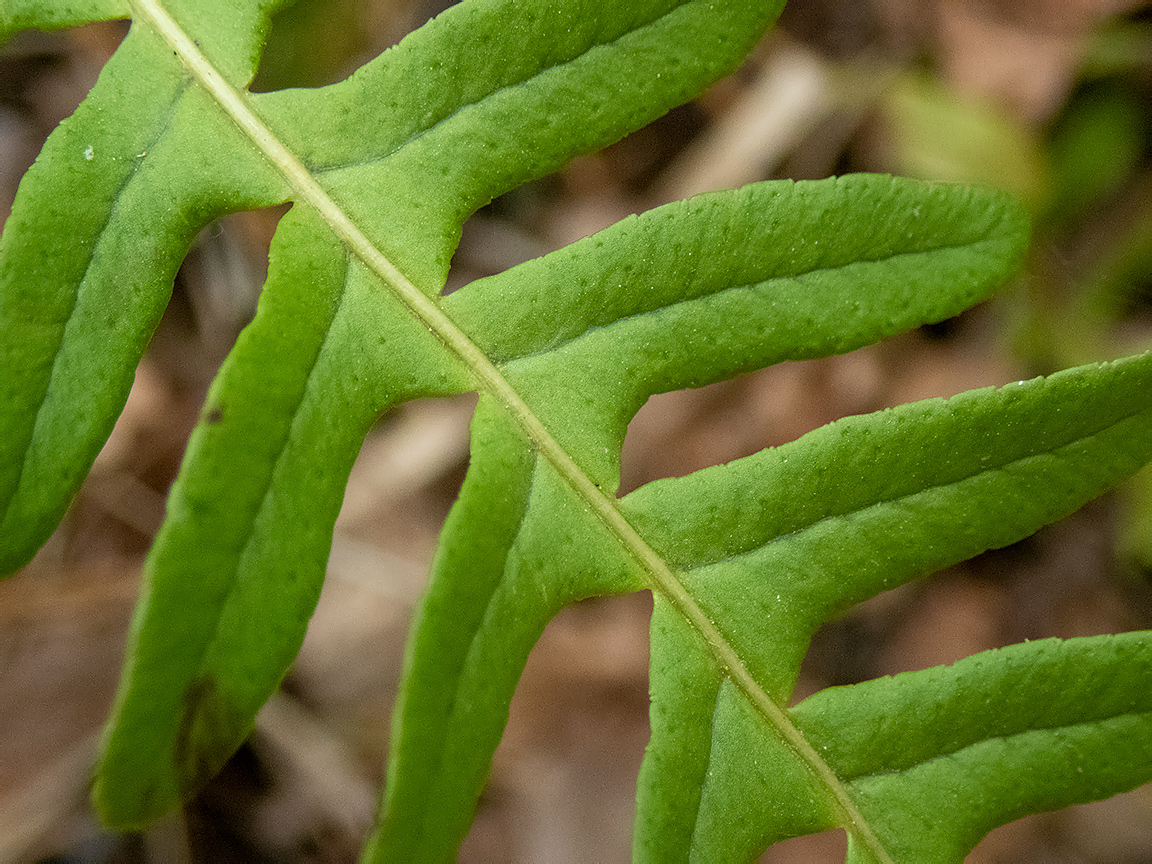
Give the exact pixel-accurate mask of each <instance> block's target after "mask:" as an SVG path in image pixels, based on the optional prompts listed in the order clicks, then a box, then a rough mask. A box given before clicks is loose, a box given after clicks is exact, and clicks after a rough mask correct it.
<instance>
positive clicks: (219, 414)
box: [204, 406, 224, 426]
mask: <svg viewBox="0 0 1152 864" xmlns="http://www.w3.org/2000/svg"><path fill="white" fill-rule="evenodd" d="M223 419H224V409H223V408H221V407H220V406H216V407H215V408H213V409H212V410H211V411H209V412H208V413H207V414H205V415H204V422H205V423H207V424H208V425H209V426H215V425H216V424H217V423H219V422H220V421H221V420H223Z"/></svg>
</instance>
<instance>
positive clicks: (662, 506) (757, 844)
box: [621, 355, 1152, 861]
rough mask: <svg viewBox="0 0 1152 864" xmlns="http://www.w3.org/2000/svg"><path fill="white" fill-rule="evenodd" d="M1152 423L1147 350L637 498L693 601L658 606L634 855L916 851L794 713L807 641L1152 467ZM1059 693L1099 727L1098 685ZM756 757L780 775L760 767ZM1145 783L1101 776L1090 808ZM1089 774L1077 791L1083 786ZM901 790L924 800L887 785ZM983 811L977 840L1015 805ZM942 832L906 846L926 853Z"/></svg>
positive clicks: (896, 416)
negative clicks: (1071, 696)
mask: <svg viewBox="0 0 1152 864" xmlns="http://www.w3.org/2000/svg"><path fill="white" fill-rule="evenodd" d="M1041 405H1045V406H1059V409H1058V410H1037V406H1041ZM1150 432H1152V356H1149V355H1145V356H1144V357H1141V358H1138V359H1132V360H1129V361H1124V362H1119V363H1116V364H1112V365H1104V366H1088V367H1081V368H1079V369H1075V370H1071V371H1068V372H1064V373H1060V374H1058V375H1055V376H1052V377H1051V378H1048V379H1037V380H1036V381H1032V382H1027V383H1024V382H1021V383H1019V384H1015V385H1009V386H1008V387H1005V388H1003V389H999V390H992V389H989V390H978V391H971V392H969V393H965V394H962V395H960V396H957V397H955V398H953V399H950V400H947V401H944V400H929V401H926V402H918V403H913V404H911V405H904V406H901V407H899V408H896V409H892V410H891V411H887V412H883V413H881V414H879V415H871V416H868V417H852V418H847V419H845V420H842V421H839V422H837V423H834V424H831V425H829V426H825V427H823V428H821V429H818V430H816V431H815V432H812V433H810V434H809V435H806V436H804V437H803V438H801V439H799V440H798V441H796V442H794V443H792V444H789V445H786V446H783V447H780V448H777V449H775V450H769V451H764V452H763V453H760V454H757V455H755V456H751V457H748V458H747V459H742V460H739V461H737V462H733V463H731V464H729V465H726V466H720V467H717V468H711V469H706V470H704V471H700V472H697V473H696V474H694V475H691V476H689V477H686V478H682V479H678V480H666V481H659V482H656V483H652V484H649V485H648V486H646V487H643V488H642V489H639V490H637V491H636V492H634V493H632V494H631V495H629V496H628V497H627V498H625V499H624V500H623V501H622V504H621V506H622V508H623V509H624V512H625V513H626V515H627V518H628V520H629V522H630V523H631V524H632V525H634V526H635V527H636V528H637V530H638V531H639V532H640V533H642V534H643V535H644V536H645V537H646V538H647V540H648V542H649V543H651V544H652V546H653V548H654V549H655V550H656V551H657V552H658V553H659V554H660V555H662V558H663V560H664V561H666V562H667V564H668V565H669V567H670V569H671V570H672V572H673V573H674V574H675V578H676V582H677V584H678V586H680V587H681V588H682V591H683V594H682V596H677V595H675V594H672V593H669V594H668V595H666V596H664V597H662V596H660V595H658V596H657V602H656V611H655V613H654V615H653V621H652V654H653V657H657V656H664V657H674V658H678V662H674V663H667V664H662V665H657V664H656V663H655V662H654V663H653V670H652V684H651V689H652V699H653V707H652V726H653V733H652V744H651V746H650V749H649V753H648V756H647V758H646V761H645V765H644V768H643V770H642V773H641V780H640V784H641V786H640V798H639V813H638V817H637V821H638V834H637V842H638V844H640V846H639V848H640V849H642V850H645V851H647V850H649V849H658V850H662V849H667V848H668V846H667V844H668V837H669V836H670V835H673V834H678V835H679V837H680V838H681V845H680V846H679V847H677V846H676V845H675V844H673V848H688V845H689V844H691V847H692V848H693V849H698V850H700V852H701V854H704V853H706V852H707V851H708V850H712V851H713V854H715V851H716V850H718V849H724V850H727V851H726V853H725V854H733V853H732V849H733V847H735V848H736V850H737V851H736V852H735V853H734V857H735V858H736V859H737V860H739V859H741V858H743V857H747V856H748V855H754V854H756V852H757V851H758V850H759V849H763V848H764V847H765V846H767V845H769V844H770V843H773V842H776V841H778V840H781V839H784V838H786V837H790V836H795V835H797V834H803V833H808V832H811V831H815V830H821V829H822V828H826V827H831V826H832V825H840V826H841V827H845V828H848V829H849V831H850V833H851V834H852V835H853V836H854V838H855V842H856V843H857V844H859V845H861V846H863V847H864V848H865V849H869V850H871V851H872V853H873V854H874V855H875V858H876V860H880V861H886V860H895V861H904V860H909V861H914V860H918V857H917V856H916V855H911V856H904V855H903V854H902V853H900V852H899V851H898V848H893V849H889V848H888V847H889V844H890V842H891V841H890V838H891V836H892V835H895V834H898V833H901V832H899V831H898V830H894V829H893V828H891V827H890V826H889V825H888V824H887V823H888V821H889V820H891V819H892V817H893V811H892V810H887V811H884V810H881V811H880V812H879V815H878V816H876V815H873V814H872V813H871V812H868V810H867V809H865V807H864V805H863V804H862V803H861V802H859V801H857V796H858V795H860V794H861V793H860V792H859V791H858V789H857V788H856V787H854V786H852V785H850V784H849V783H848V781H849V780H850V779H852V778H853V777H854V775H853V774H852V773H849V774H848V776H847V777H845V776H843V775H842V774H841V773H840V772H841V770H842V769H841V768H840V766H839V765H838V764H836V762H835V761H833V760H830V759H826V757H825V756H824V755H823V754H822V752H821V750H820V747H819V746H817V744H816V743H814V742H813V741H811V740H809V738H808V736H807V735H806V732H805V730H804V728H803V727H802V726H799V727H798V724H795V723H794V722H793V721H792V720H791V719H790V718H789V717H788V716H787V714H786V713H785V712H784V706H786V704H787V702H788V700H789V698H790V696H791V692H792V687H793V685H794V683H795V680H796V675H797V673H798V671H799V665H800V661H801V660H802V658H803V656H804V653H805V651H806V649H807V645H808V641H809V639H810V638H811V636H812V634H813V633H814V632H815V630H816V628H817V627H818V626H819V625H820V623H821V622H823V621H826V620H829V619H830V618H832V617H834V616H835V615H836V614H837V613H839V612H840V611H842V610H844V609H846V608H847V607H848V606H850V605H851V604H854V603H858V602H860V601H862V600H865V599H867V598H869V597H872V596H874V595H876V594H878V593H880V592H881V591H884V590H887V589H889V588H893V587H896V586H897V585H900V584H903V583H904V582H906V581H908V580H910V579H913V578H915V577H917V576H920V575H923V574H925V573H928V572H931V571H932V570H936V569H939V568H940V567H944V566H946V565H948V564H951V563H954V562H957V561H962V560H964V559H966V558H969V557H971V556H973V555H975V554H977V553H979V552H982V551H984V550H986V549H991V548H998V547H1001V546H1005V545H1008V544H1010V543H1013V542H1015V541H1017V540H1019V539H1022V538H1023V537H1026V536H1027V535H1029V534H1031V533H1032V532H1034V531H1035V530H1036V529H1037V528H1039V527H1040V526H1042V525H1045V524H1047V523H1049V522H1052V521H1055V520H1056V519H1059V518H1060V517H1061V516H1064V515H1066V514H1067V513H1069V512H1071V511H1072V510H1074V509H1075V508H1077V507H1078V506H1080V505H1081V504H1082V503H1084V502H1086V501H1089V500H1091V499H1092V498H1094V497H1096V496H1097V495H1099V494H1100V493H1101V492H1102V491H1103V490H1104V489H1106V488H1108V487H1109V486H1111V485H1114V484H1115V483H1117V482H1118V481H1119V480H1120V479H1122V478H1124V477H1126V476H1128V475H1129V474H1130V473H1132V472H1133V471H1134V470H1135V469H1136V468H1138V467H1139V466H1140V465H1142V464H1143V463H1144V462H1146V461H1147V460H1148V459H1149V457H1150V456H1152V435H1150V434H1149V433H1150ZM799 489H803V490H804V491H803V493H801V494H798V492H797V490H799ZM686 609H689V610H692V611H691V612H686V611H685V610H686ZM686 622H688V623H686ZM685 658H692V659H691V661H690V662H684V661H685ZM1005 665H1007V664H1005ZM1058 683H1059V685H1060V686H1064V687H1067V688H1070V689H1069V692H1081V693H1083V695H1084V702H1083V704H1081V705H1080V708H1081V709H1082V714H1080V715H1078V716H1079V717H1080V719H1079V721H1077V722H1082V723H1085V724H1090V723H1092V722H1093V721H1094V719H1095V716H1094V715H1093V713H1092V712H1093V711H1094V710H1095V707H1094V706H1093V705H1092V702H1091V698H1092V695H1093V694H1094V693H1095V689H1094V688H1096V687H1098V686H1099V685H1098V684H1095V683H1093V682H1091V681H1088V682H1086V681H1085V680H1083V679H1073V680H1071V681H1068V680H1061V681H1059V682H1058ZM851 689H853V688H849V690H851ZM840 698H844V699H848V700H850V699H851V698H852V697H844V696H841V697H840ZM861 699H863V696H862V697H861ZM982 704H986V703H982ZM946 708H947V705H943V706H941V710H940V712H939V713H936V714H933V715H932V716H933V719H934V721H935V722H937V723H940V724H941V725H942V726H944V727H947V728H951V727H952V726H953V725H958V724H963V723H964V722H965V720H966V717H965V714H964V713H963V712H951V711H947V710H946ZM990 710H993V711H996V712H998V711H999V710H1000V709H999V707H994V708H992V709H990ZM906 715H907V712H903V711H901V710H899V708H898V706H893V711H892V714H891V715H890V719H889V720H888V721H887V722H889V723H891V724H893V725H894V726H895V725H897V724H901V723H904V722H906V721H907V720H908V719H909V718H908V717H907V716H906ZM1008 719H1010V718H1008ZM665 730H667V732H666V731H665ZM845 734H848V733H845ZM1089 734H1090V733H1089ZM845 740H847V739H845ZM852 741H853V745H852V746H857V745H859V746H860V747H867V745H868V742H867V741H866V740H859V739H855V738H853V739H852ZM929 746H930V745H929ZM860 752H862V753H863V752H864V751H863V750H861V751H860ZM1117 755H1119V754H1117ZM1129 756H1130V754H1128V753H1125V754H1124V757H1123V758H1124V759H1128V758H1129ZM1115 758H1116V756H1114V759H1115ZM749 762H751V763H752V764H760V765H764V766H770V768H764V769H761V770H760V771H759V772H756V773H753V772H750V771H748V769H747V766H748V763H749ZM1033 767H1034V768H1035V770H1037V771H1038V772H1039V773H1042V772H1043V770H1044V769H1045V766H1044V765H1036V766H1033ZM1130 767H1131V768H1132V773H1131V774H1130V775H1129V776H1130V777H1131V776H1135V777H1138V778H1139V777H1142V778H1143V780H1145V781H1146V780H1147V779H1148V778H1149V776H1152V762H1149V761H1148V760H1144V761H1143V762H1140V763H1139V766H1135V765H1133V766H1130ZM782 778H783V779H782ZM766 782H770V783H771V784H773V788H774V789H776V790H778V791H775V792H773V794H772V795H771V796H770V801H771V804H770V805H769V806H770V807H771V808H772V809H770V810H768V809H767V808H766V807H765V805H764V804H763V803H762V802H764V801H765V800H766V799H765V789H764V784H765V783H766ZM894 782H895V781H894ZM1139 782H1141V781H1140V780H1135V781H1133V782H1128V783H1126V784H1121V785H1119V786H1112V787H1110V789H1109V791H1103V790H1104V788H1107V787H1104V786H1103V785H1101V786H1100V787H1099V788H1097V791H1098V792H1100V793H1101V795H1098V796H1096V797H1103V796H1106V795H1110V794H1114V793H1115V792H1119V791H1124V790H1125V789H1127V788H1131V786H1134V785H1137V784H1138V783H1139ZM1084 783H1085V786H1081V787H1079V788H1080V790H1083V789H1084V788H1086V787H1087V784H1088V783H1089V778H1085V780H1084ZM861 788H863V787H861ZM1071 788H1072V789H1077V787H1076V786H1072V787H1071ZM669 790H678V791H677V794H674V795H670V793H669ZM898 791H903V792H906V793H907V794H914V793H912V792H907V790H894V791H893V792H892V793H890V794H894V795H895V794H898ZM677 796H678V798H677ZM670 798H671V799H672V800H671V802H670V800H669V799H670ZM1079 800H1083V799H1079ZM781 802H784V803H783V804H782V803H781ZM808 802H813V803H812V804H809V803H808ZM986 803H987V805H988V809H987V810H986V811H985V812H984V813H983V814H982V815H983V819H984V822H983V823H982V824H983V827H984V830H988V829H989V828H991V827H993V826H995V825H998V824H1001V823H1003V822H1007V821H1010V820H1011V819H1014V818H1017V816H1019V815H1021V812H1022V811H1020V810H1019V807H1018V806H1013V807H1008V806H1006V805H1004V804H1003V802H1001V801H999V799H997V798H994V797H991V796H990V797H989V799H988V801H987V802H986ZM785 805H789V806H790V807H791V809H783V808H784V806H785ZM1036 809H1041V808H1036ZM990 814H991V815H990ZM900 818H903V817H900ZM873 823H875V824H873ZM928 827H930V826H921V829H920V830H921V831H926V830H927V828H928ZM934 830H935V829H934V828H933V831H934ZM901 836H903V835H902V834H901ZM935 836H936V835H935V834H932V833H929V834H926V835H924V836H920V835H916V836H915V837H906V838H904V840H903V841H902V842H903V843H905V844H914V843H915V842H918V843H921V844H928V845H931V843H932V842H934V841H933V839H932V838H934V837H935ZM978 836H979V835H977V838H976V839H978ZM737 837H739V838H740V842H739V843H737V840H736V838H737ZM965 839H969V838H967V837H966V838H965ZM959 855H960V857H955V856H952V855H948V854H945V853H943V852H940V853H934V856H933V860H940V861H952V860H956V861H959V860H961V859H962V855H963V850H962V851H961V852H960V853H959Z"/></svg>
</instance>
